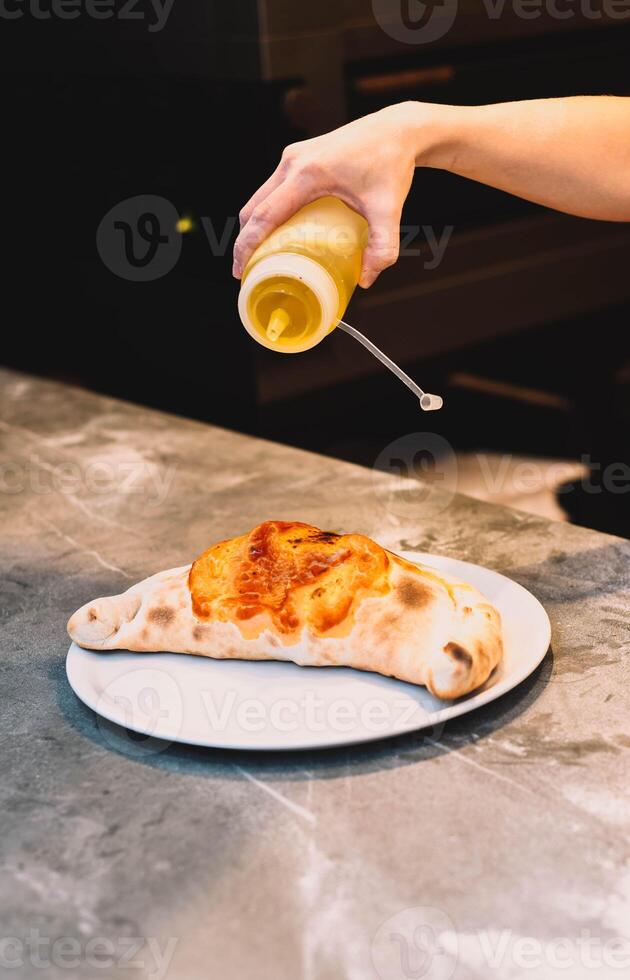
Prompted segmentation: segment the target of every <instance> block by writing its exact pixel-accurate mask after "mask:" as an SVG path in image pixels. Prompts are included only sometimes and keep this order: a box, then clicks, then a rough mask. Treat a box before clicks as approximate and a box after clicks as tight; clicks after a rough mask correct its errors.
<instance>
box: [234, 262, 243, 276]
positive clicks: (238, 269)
mask: <svg viewBox="0 0 630 980" xmlns="http://www.w3.org/2000/svg"><path fill="white" fill-rule="evenodd" d="M232 275H233V276H234V278H235V279H240V278H241V267H240V265H239V264H238V263H237V262H235V263H234V265H233V266H232Z"/></svg>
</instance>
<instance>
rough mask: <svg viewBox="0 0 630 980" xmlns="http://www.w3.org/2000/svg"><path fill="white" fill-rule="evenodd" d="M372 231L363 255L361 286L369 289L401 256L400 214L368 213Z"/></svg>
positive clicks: (390, 212) (367, 216) (391, 212)
mask: <svg viewBox="0 0 630 980" xmlns="http://www.w3.org/2000/svg"><path fill="white" fill-rule="evenodd" d="M366 218H367V220H368V223H369V226H370V231H369V237H368V243H367V246H366V248H365V251H364V253H363V263H362V266H361V277H360V279H359V285H360V286H362V287H363V289H368V287H369V286H371V285H372V284H373V283H374V282H375V281H376V280H377V279H378V277H379V276H380V274H381V272H382V271H383V270H384V269H387V268H388V267H389V266H390V265H394V263H395V262H396V261H397V259H398V256H399V254H400V214H399V213H398V212H394V211H371V212H370V211H368V212H367V213H366Z"/></svg>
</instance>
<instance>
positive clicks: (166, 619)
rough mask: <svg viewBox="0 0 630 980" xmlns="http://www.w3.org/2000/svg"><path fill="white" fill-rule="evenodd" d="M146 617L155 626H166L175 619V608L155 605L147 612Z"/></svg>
mask: <svg viewBox="0 0 630 980" xmlns="http://www.w3.org/2000/svg"><path fill="white" fill-rule="evenodd" d="M147 619H148V621H149V622H150V623H155V625H156V626H168V625H169V623H172V622H173V620H174V619H175V610H174V609H171V608H170V606H156V607H155V608H154V609H150V610H149V612H148V613H147Z"/></svg>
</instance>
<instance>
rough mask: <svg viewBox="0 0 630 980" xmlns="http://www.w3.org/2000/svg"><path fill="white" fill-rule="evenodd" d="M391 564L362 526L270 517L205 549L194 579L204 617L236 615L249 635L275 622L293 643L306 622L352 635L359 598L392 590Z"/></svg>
mask: <svg viewBox="0 0 630 980" xmlns="http://www.w3.org/2000/svg"><path fill="white" fill-rule="evenodd" d="M391 557H392V558H393V556H391ZM389 566H390V556H389V555H388V553H387V552H386V551H385V549H384V548H381V547H380V545H378V544H376V543H375V542H374V541H372V540H371V539H370V538H367V537H364V536H363V535H362V534H341V535H340V534H335V533H333V532H330V531H320V530H319V529H318V528H316V527H313V526H312V525H310V524H301V523H299V522H297V521H296V522H291V521H265V522H264V523H263V524H259V525H258V527H255V528H254V529H253V530H252V531H250V532H249V534H245V535H242V536H241V537H238V538H232V539H231V540H229V541H222V542H220V543H219V544H216V545H214V546H213V547H212V548H209V549H208V551H206V552H204V554H203V555H201V557H200V558H198V559H197V561H195V562H194V563H193V565H192V568H191V570H190V575H189V579H188V584H189V588H190V592H191V596H192V605H193V612H194V614H195V616H197V618H198V619H201V620H206V621H211V620H218V621H221V622H231V623H234V624H235V625H236V626H238V628H239V629H240V631H241V633H242V634H243V636H245V637H246V638H251V637H255V636H258V635H259V634H260V633H261V632H262V630H263V629H265V628H269V627H270V626H271V627H272V628H273V630H274V632H276V633H277V634H279V635H280V638H281V640H282V642H283V643H290V642H292V641H293V640H294V639H295V635H296V633H299V632H301V630H302V629H303V627H305V626H306V627H307V628H308V629H309V631H310V632H311V633H313V634H314V635H316V636H324V635H325V636H342V635H347V634H348V633H349V632H350V630H351V628H352V621H353V613H354V610H355V608H356V607H357V606H358V604H359V603H360V602H362V601H363V599H365V598H366V597H368V596H379V595H384V594H385V593H386V592H388V591H389V588H390V586H389V582H388V574H387V573H388V569H389Z"/></svg>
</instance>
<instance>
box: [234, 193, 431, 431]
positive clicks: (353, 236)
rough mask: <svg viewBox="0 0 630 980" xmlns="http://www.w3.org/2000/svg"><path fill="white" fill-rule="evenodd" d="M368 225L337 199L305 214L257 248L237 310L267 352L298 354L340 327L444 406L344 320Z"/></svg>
mask: <svg viewBox="0 0 630 980" xmlns="http://www.w3.org/2000/svg"><path fill="white" fill-rule="evenodd" d="M367 238H368V223H367V221H366V220H365V218H364V217H362V215H360V214H357V213H356V211H353V210H352V208H349V207H348V205H347V204H344V203H343V201H340V200H338V198H336V197H322V198H320V200H318V201H313V202H312V203H311V204H307V205H306V206H305V207H303V208H301V209H300V210H299V211H298V212H297V213H296V214H294V215H293V217H292V218H290V219H289V220H288V221H285V223H284V224H283V225H280V227H279V228H276V230H275V231H273V232H272V233H271V235H270V236H269V237H268V238H267V239H265V241H264V242H262V244H261V245H259V246H258V248H257V249H256V251H255V252H254V253H253V255H252V256H251V258H250V260H249V262H248V263H247V265H246V266H245V269H244V270H243V276H242V278H241V291H240V293H239V297H238V311H239V315H240V317H241V320H242V322H243V326H244V327H245V329H246V330H247V331H248V333H250V334H251V336H252V337H253V338H254V340H257V341H258V343H259V344H262V345H263V347H268V348H269V349H270V350H274V351H280V352H281V353H283V354H298V353H300V352H301V351H305V350H309V349H310V348H311V347H315V345H316V344H319V342H320V341H321V340H323V339H324V337H326V336H327V335H328V334H329V333H331V331H333V330H334V329H335V327H337V326H339V327H341V329H342V330H345V331H346V332H347V333H348V334H350V336H352V337H354V338H355V340H358V342H359V343H361V344H363V346H364V347H366V348H367V350H369V351H370V353H371V354H373V355H374V356H375V357H377V358H378V359H379V360H380V361H381V362H382V363H383V364H384V365H385V366H386V367H387V368H388V369H389V370H390V371H392V372H393V373H394V374H395V375H396V376H397V377H398V378H399V379H400V380H401V381H402V382H403V383H404V384H406V385H407V387H408V388H409V389H410V390H411V391H413V393H414V394H415V395H416V396H417V397H418V398H419V400H420V407H421V408H422V409H424V410H425V411H432V410H435V409H437V408H441V406H442V399H441V398H440V397H439V395H429V394H426V393H425V392H423V391H422V389H421V388H419V387H418V385H416V383H415V382H414V381H412V379H411V378H410V377H409V376H408V375H406V374H405V372H404V371H402V370H401V368H399V367H398V365H397V364H394V362H393V361H391V360H390V359H389V358H388V357H387V356H386V355H385V354H383V352H382V351H380V350H379V349H378V347H376V346H375V345H374V344H373V343H372V342H371V341H370V340H368V338H367V337H364V336H363V334H361V333H359V331H358V330H355V329H354V327H351V326H349V325H348V324H346V323H344V322H343V320H342V317H343V315H344V313H345V311H346V307H347V306H348V303H349V302H350V299H351V297H352V294H353V292H354V290H355V288H356V285H357V283H358V281H359V276H360V275H361V265H362V261H363V250H364V248H365V246H366V244H367Z"/></svg>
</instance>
